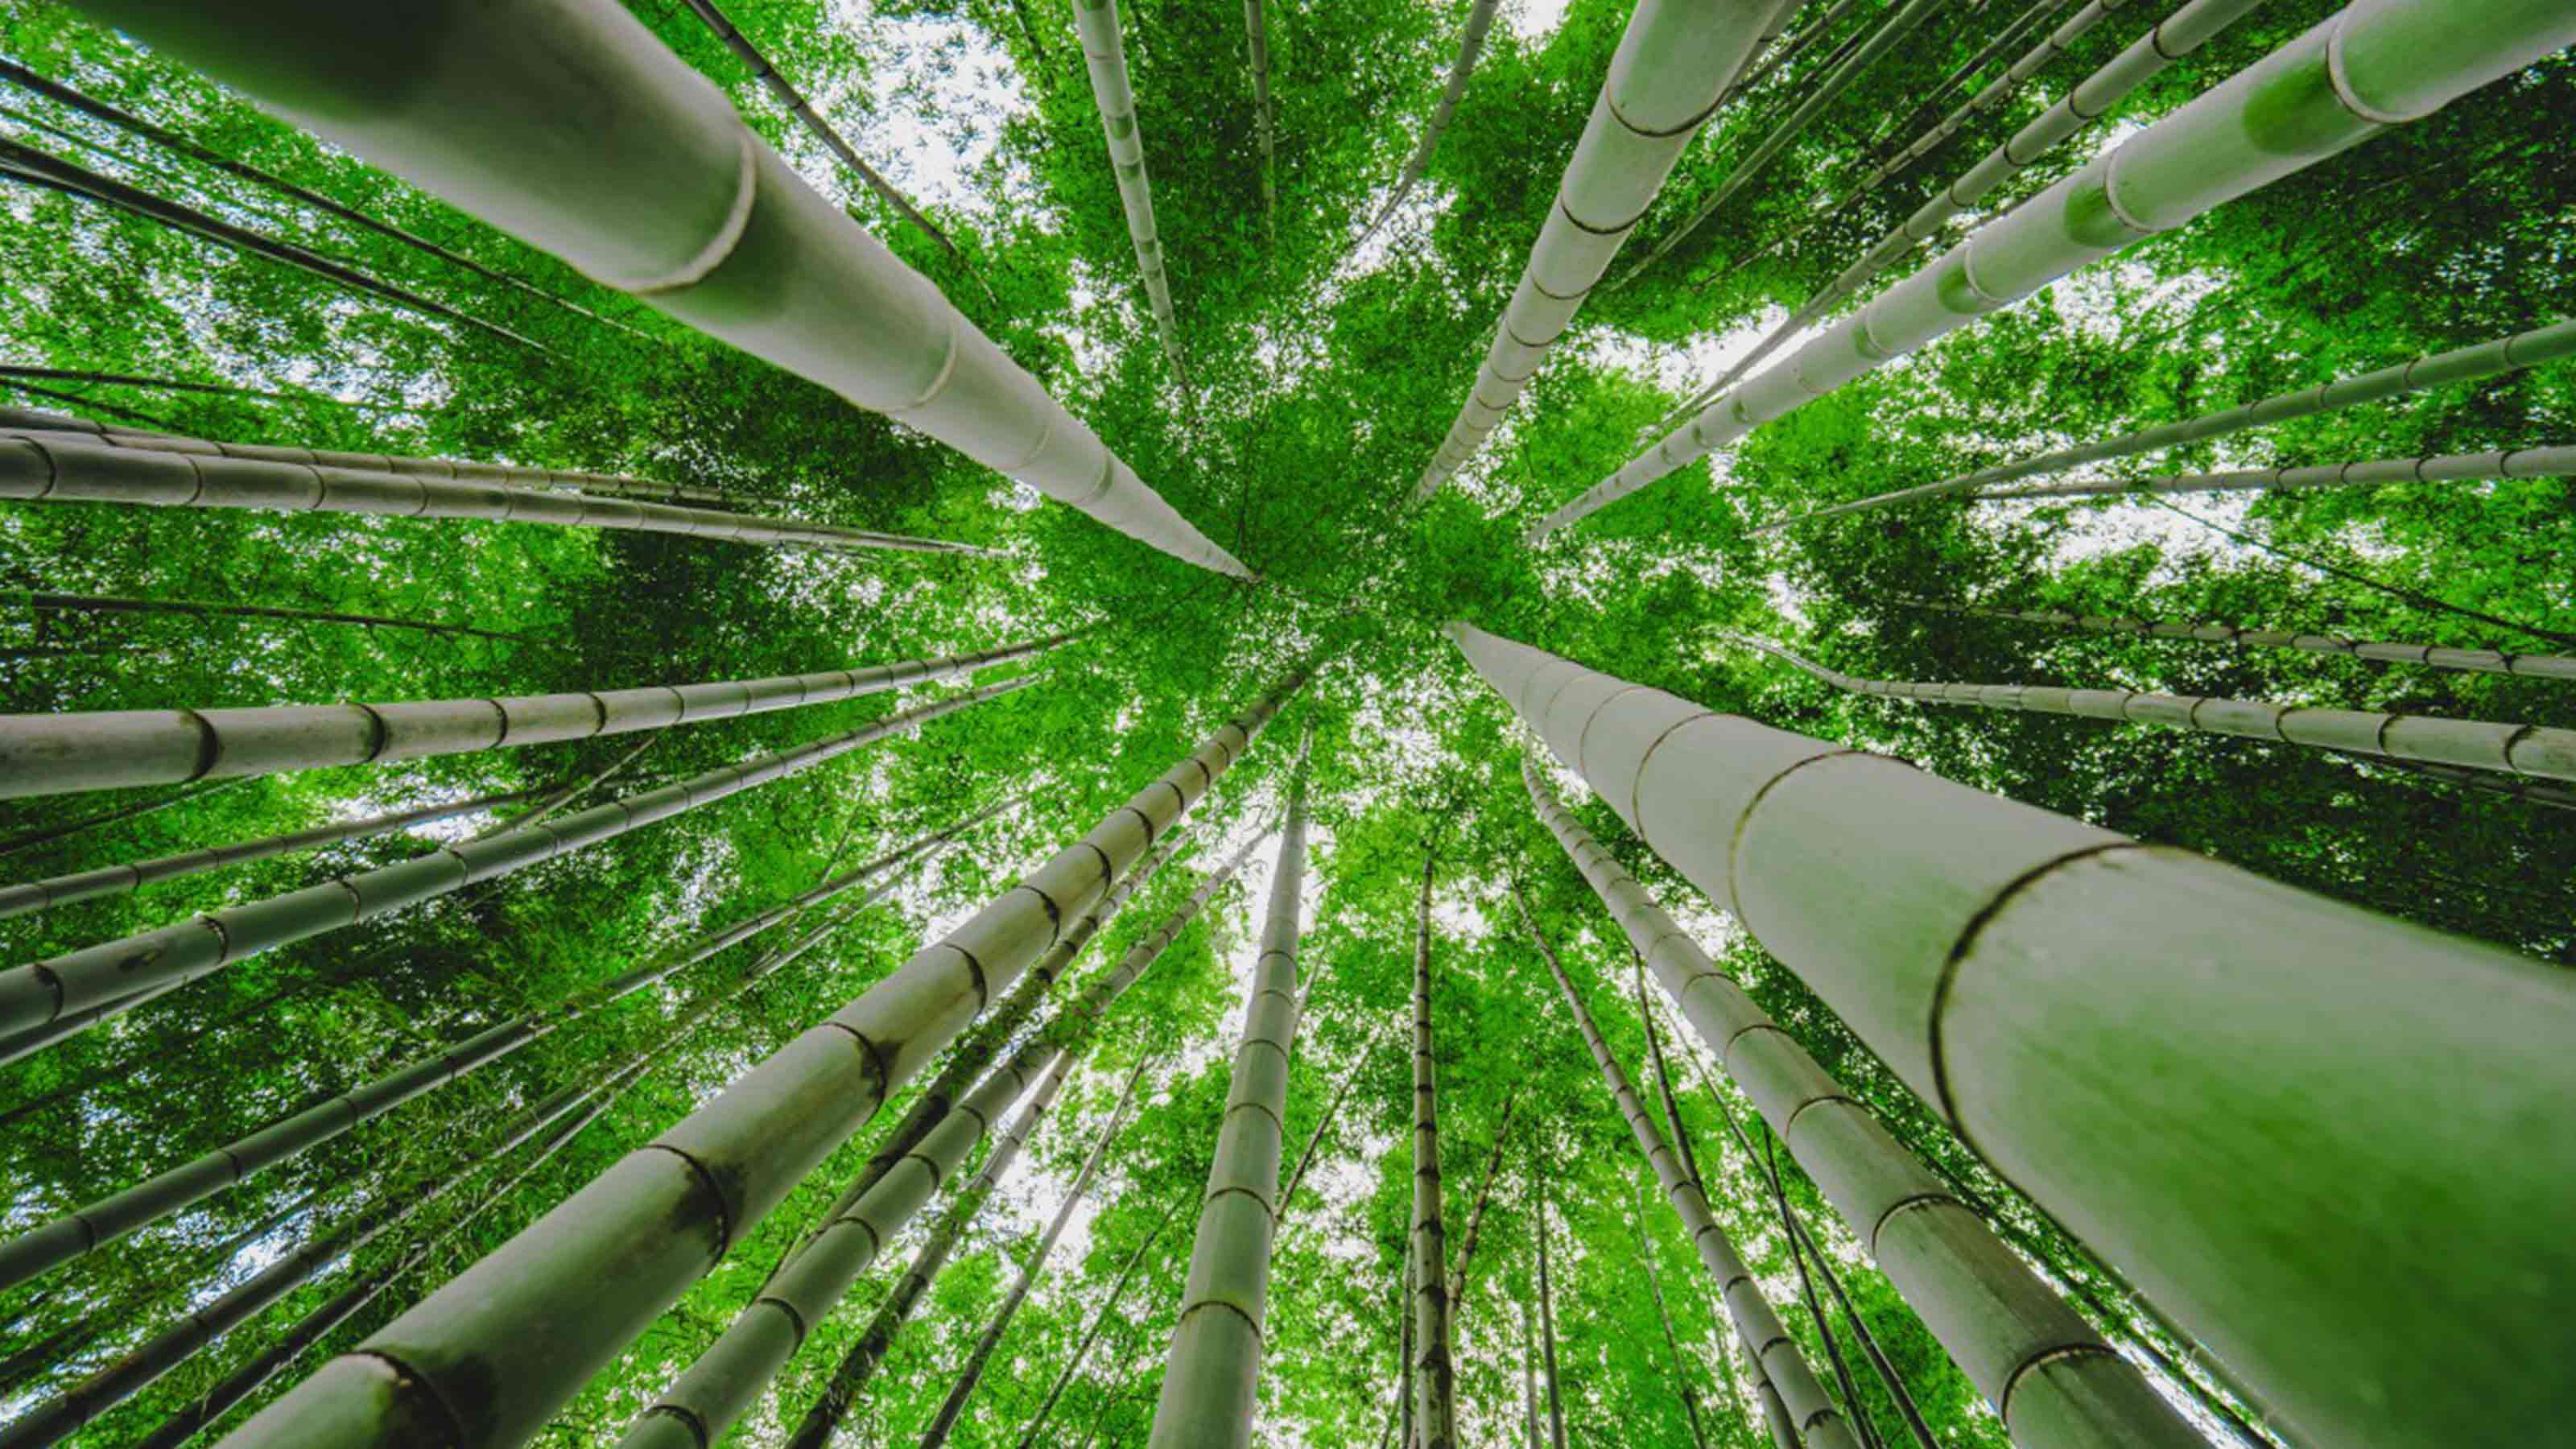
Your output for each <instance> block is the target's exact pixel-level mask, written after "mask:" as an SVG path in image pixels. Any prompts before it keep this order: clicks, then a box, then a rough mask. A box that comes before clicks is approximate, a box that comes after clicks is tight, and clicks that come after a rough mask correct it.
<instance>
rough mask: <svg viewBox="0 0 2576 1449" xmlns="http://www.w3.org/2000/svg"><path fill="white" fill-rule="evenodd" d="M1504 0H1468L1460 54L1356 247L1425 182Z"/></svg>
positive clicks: (1460, 40) (1461, 32) (1453, 61)
mask: <svg viewBox="0 0 2576 1449" xmlns="http://www.w3.org/2000/svg"><path fill="white" fill-rule="evenodd" d="M1246 3H1251V0H1246ZM1501 3H1502V0H1469V3H1468V6H1467V24H1466V26H1465V27H1464V28H1463V29H1461V30H1460V31H1459V32H1458V57H1457V59H1455V60H1452V61H1451V62H1449V80H1448V83H1447V84H1445V85H1443V86H1442V87H1441V88H1440V99H1439V100H1438V101H1437V102H1435V103H1434V104H1433V105H1432V107H1431V118H1430V119H1429V120H1427V121H1425V122H1423V123H1422V139H1421V140H1419V141H1416V142H1414V143H1413V154H1412V155H1410V156H1407V157H1405V158H1404V169H1403V170H1401V171H1399V172H1397V173H1396V176H1395V189H1394V190H1393V191H1392V192H1390V193H1388V195H1387V198H1386V205H1384V206H1382V207H1380V208H1378V213H1377V219H1376V220H1374V221H1372V222H1370V223H1369V224H1368V230H1366V231H1364V232H1361V233H1360V239H1359V241H1357V242H1353V243H1352V244H1351V245H1352V248H1353V249H1354V250H1356V249H1357V248H1358V247H1359V246H1360V245H1361V244H1362V243H1364V242H1366V241H1367V240H1368V239H1369V238H1370V237H1372V236H1375V235H1376V234H1377V229H1378V228H1379V227H1382V226H1384V225H1386V219H1387V218H1388V217H1391V216H1393V215H1395V212H1396V208H1397V207H1400V206H1402V205H1404V199H1405V198H1406V197H1408V196H1411V195H1412V194H1413V188H1414V187H1416V186H1419V185H1421V184H1422V176H1423V173H1424V172H1426V171H1428V170H1430V169H1431V153H1432V152H1434V151H1436V150H1438V149H1440V137H1441V134H1442V133H1443V132H1445V131H1447V130H1448V129H1449V118H1450V117H1452V116H1454V115H1456V114H1457V113H1458V102H1459V99H1460V98H1461V97H1463V96H1465V95H1466V94H1467V78H1468V77H1469V76H1471V75H1473V74H1474V73H1475V70H1476V60H1477V58H1478V57H1479V56H1481V55H1483V54H1484V53H1485V34H1486V32H1487V31H1490V30H1492V29H1493V27H1494V12H1495V11H1496V10H1497V9H1499V8H1500V7H1501Z"/></svg>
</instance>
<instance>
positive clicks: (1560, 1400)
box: [1530, 1160, 1565, 1449]
mask: <svg viewBox="0 0 2576 1449" xmlns="http://www.w3.org/2000/svg"><path fill="white" fill-rule="evenodd" d="M1530 1181H1531V1182H1532V1183H1534V1184H1536V1185H1537V1187H1538V1213H1537V1215H1536V1217H1535V1218H1534V1219H1533V1222H1534V1224H1535V1227H1534V1231H1535V1233H1536V1235H1537V1239H1538V1328H1539V1344H1540V1346H1541V1348H1542V1349H1543V1350H1544V1351H1545V1354H1546V1358H1545V1362H1546V1364H1547V1441H1548V1444H1549V1445H1550V1446H1551V1449H1565V1399H1564V1396H1563V1395H1562V1394H1560V1393H1558V1392H1557V1382H1556V1296H1555V1294H1554V1293H1553V1292H1552V1291H1550V1287H1549V1283H1548V1272H1547V1266H1548V1255H1547V1180H1546V1179H1545V1178H1543V1177H1541V1176H1540V1175H1539V1172H1538V1165H1537V1163H1536V1161H1535V1160H1533V1161H1532V1163H1531V1166H1530Z"/></svg>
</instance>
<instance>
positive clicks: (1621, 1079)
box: [1513, 886, 1860, 1449]
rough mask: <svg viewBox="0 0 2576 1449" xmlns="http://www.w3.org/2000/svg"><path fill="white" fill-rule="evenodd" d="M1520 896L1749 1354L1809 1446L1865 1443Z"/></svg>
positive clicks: (1847, 1448)
mask: <svg viewBox="0 0 2576 1449" xmlns="http://www.w3.org/2000/svg"><path fill="white" fill-rule="evenodd" d="M1513 898H1514V900H1515V901H1517V902H1518V903H1519V905H1520V910H1521V918H1522V921H1523V923H1524V924H1526V925H1527V926H1528V927H1529V934H1530V941H1531V944H1533V945H1535V946H1536V947H1537V948H1538V953H1539V957H1540V959H1542V960H1544V961H1545V962H1546V963H1547V969H1548V974H1549V975H1550V976H1552V977H1554V978H1555V980H1556V986H1557V990H1558V991H1559V992H1560V993H1562V994H1563V995H1564V997H1565V1004H1566V1006H1567V1008H1568V1009H1569V1010H1570V1011H1571V1012H1572V1013H1573V1014H1574V1024H1575V1025H1576V1026H1577V1027H1578V1028H1580V1029H1581V1030H1582V1032H1583V1040H1584V1043H1585V1044H1586V1045H1588V1046H1590V1047H1591V1048H1592V1060H1593V1062H1594V1064H1595V1065H1597V1066H1598V1067H1600V1069H1601V1080H1602V1082H1603V1083H1604V1084H1605V1085H1607V1086H1608V1087H1609V1088H1610V1095H1611V1097H1612V1098H1613V1099H1615V1100H1616V1102H1617V1103H1618V1108H1619V1115H1620V1116H1622V1117H1624V1118H1626V1119H1627V1122H1628V1132H1629V1135H1630V1136H1632V1137H1634V1138H1635V1139H1636V1141H1637V1150H1638V1151H1639V1152H1640V1153H1642V1154H1644V1156H1645V1158H1646V1162H1647V1164H1648V1165H1649V1166H1651V1167H1652V1168H1654V1170H1655V1180H1656V1181H1657V1182H1658V1183H1660V1184H1662V1186H1663V1190H1664V1197H1665V1199H1666V1200H1667V1201H1669V1202H1670V1203H1671V1204H1672V1208H1673V1214H1674V1216H1676V1217H1678V1218H1679V1219H1680V1220H1681V1224H1682V1231H1683V1232H1685V1233H1687V1234H1689V1236H1690V1239H1691V1246H1692V1247H1693V1248H1694V1249H1695V1250H1696V1251H1697V1252H1698V1254H1699V1260H1700V1266H1701V1267H1703V1268H1705V1269H1707V1270H1708V1276H1709V1280H1710V1281H1711V1282H1712V1283H1714V1284H1715V1285H1716V1287H1717V1293H1718V1297H1719V1298H1720V1299H1722V1300H1724V1302H1725V1304H1726V1313H1727V1318H1728V1319H1729V1321H1730V1322H1732V1323H1733V1324H1734V1327H1735V1336H1736V1338H1737V1340H1738V1341H1740V1342H1741V1343H1742V1344H1743V1345H1744V1351H1745V1354H1746V1356H1748V1357H1749V1358H1751V1359H1752V1360H1753V1361H1754V1362H1755V1363H1756V1364H1758V1365H1760V1366H1761V1368H1762V1371H1763V1372H1764V1373H1765V1374H1767V1375H1769V1377H1770V1380H1771V1382H1772V1384H1773V1385H1774V1386H1776V1387H1777V1388H1778V1390H1779V1393H1780V1397H1781V1399H1782V1400H1783V1401H1784V1402H1785V1403H1786V1404H1787V1405H1788V1408H1789V1412H1790V1414H1791V1416H1792V1417H1793V1418H1794V1420H1795V1422H1796V1423H1797V1426H1798V1434H1799V1439H1800V1442H1802V1443H1804V1444H1806V1445H1808V1446H1810V1449H1859V1444H1860V1441H1859V1440H1858V1439H1857V1438H1856V1437H1854V1435H1853V1433H1852V1429H1851V1426H1850V1423H1849V1422H1848V1421H1847V1420H1846V1419H1845V1418H1844V1416H1843V1413H1842V1411H1841V1410H1840V1409H1837V1408H1836V1407H1835V1406H1834V1401H1833V1400H1832V1399H1831V1398H1829V1397H1827V1396H1826V1394H1825V1389H1824V1385H1822V1384H1820V1383H1818V1382H1817V1381H1816V1376H1815V1373H1814V1371H1813V1370H1811V1369H1809V1368H1808V1367H1807V1360H1806V1358H1805V1357H1804V1356H1803V1355H1801V1354H1800V1353H1799V1352H1798V1345H1797V1341H1796V1340H1794V1339H1792V1338H1790V1337H1789V1333H1788V1330H1787V1329H1785V1328H1783V1327H1781V1325H1780V1318H1779V1315H1778V1314H1776V1313H1774V1312H1773V1311H1772V1308H1771V1304H1770V1302H1769V1301H1768V1300H1767V1299H1766V1298H1765V1297H1764V1295H1763V1292H1762V1288H1761V1285H1759V1284H1757V1283H1755V1282H1754V1281H1753V1273H1752V1270H1751V1269H1748V1268H1746V1267H1745V1266H1744V1260H1743V1259H1742V1258H1741V1257H1740V1256H1738V1255H1737V1253H1736V1251H1735V1244H1734V1243H1733V1242H1732V1241H1730V1240H1729V1239H1728V1237H1727V1235H1726V1230H1725V1229H1723V1228H1721V1227H1719V1226H1718V1225H1717V1222H1716V1220H1715V1219H1714V1218H1712V1217H1711V1216H1710V1215H1709V1210H1708V1199H1707V1197H1705V1196H1704V1195H1703V1194H1702V1193H1701V1192H1700V1189H1699V1185H1698V1184H1697V1183H1694V1182H1692V1181H1691V1180H1690V1177H1689V1175H1688V1174H1686V1173H1684V1172H1683V1171H1682V1166H1681V1160H1680V1159H1679V1158H1677V1157H1676V1156H1674V1155H1673V1149H1672V1147H1671V1146H1670V1145H1669V1144H1667V1143H1666V1142H1665V1141H1664V1139H1663V1134H1661V1133H1659V1132H1657V1131H1656V1130H1655V1124H1654V1122H1653V1121H1652V1120H1651V1119H1650V1118H1648V1117H1647V1115H1646V1108H1645V1106H1644V1104H1643V1103H1641V1102H1639V1101H1638V1100H1637V1093H1636V1089H1635V1088H1633V1087H1631V1086H1630V1085H1629V1083H1628V1073H1627V1071H1626V1070H1625V1069H1624V1068H1622V1067H1621V1066H1620V1065H1619V1059H1618V1058H1617V1057H1615V1056H1612V1055H1611V1054H1610V1044H1609V1043H1608V1042H1606V1041H1604V1040H1602V1039H1601V1029H1600V1028H1599V1027H1597V1026H1595V1025H1594V1024H1593V1022H1592V1013H1591V1011H1590V1010H1589V1009H1588V1008H1587V1007H1585V1006H1584V1004H1583V997H1582V995H1581V994H1580V993H1579V992H1577V991H1576V990H1575V989H1574V982H1573V980H1572V979H1571V978H1569V977H1568V976H1567V975H1566V974H1565V967H1564V965H1563V964H1562V963H1560V962H1559V961H1558V960H1557V958H1556V948H1555V947H1553V946H1551V945H1550V944H1549V943H1548V939H1547V937H1546V935H1545V934H1544V933H1542V932H1541V931H1540V929H1539V924H1538V918H1537V917H1536V916H1534V915H1531V914H1530V909H1529V902H1528V900H1527V899H1526V898H1524V897H1522V896H1521V895H1520V893H1519V890H1518V887H1517V886H1516V887H1515V888H1514V892H1513Z"/></svg>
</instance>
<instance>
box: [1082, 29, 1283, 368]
mask: <svg viewBox="0 0 2576 1449" xmlns="http://www.w3.org/2000/svg"><path fill="white" fill-rule="evenodd" d="M1245 3H1246V4H1247V5H1249V4H1251V3H1253V0H1245ZM1073 27H1074V30H1075V32H1076V33H1077V34H1078V35H1079V36H1080V37H1081V40H1082V64H1083V68H1084V70H1085V71H1087V72H1088V73H1089V74H1090V77H1091V100H1092V104H1093V105H1094V106H1096V107H1097V108H1098V109H1099V111H1100V129H1101V131H1102V133H1103V134H1104V135H1106V136H1107V137H1108V140H1109V166H1110V169H1111V170H1112V171H1114V172H1116V173H1117V176H1118V202H1119V205H1120V206H1121V207H1122V208H1124V209H1125V211H1126V213H1127V238H1128V240H1129V241H1131V242H1133V243H1135V246H1136V270H1137V272H1138V273H1139V274H1140V275H1141V276H1142V277H1143V278H1144V281H1145V300H1146V301H1147V303H1148V304H1149V305H1150V306H1151V307H1152V309H1153V313H1154V333H1155V335H1156V336H1158V337H1160V338H1161V339H1162V343H1163V356H1164V357H1165V358H1166V359H1167V360H1169V361H1170V363H1171V365H1172V380H1173V381H1174V382H1176V383H1178V384H1180V385H1181V386H1182V387H1184V388H1186V387H1188V386H1189V385H1190V379H1189V373H1188V371H1187V370H1186V369H1185V368H1183V367H1182V365H1181V334H1180V322H1179V319H1178V318H1177V317H1176V316H1175V315H1174V314H1173V312H1172V288H1171V282H1170V279H1169V278H1168V277H1167V276H1165V275H1164V271H1163V233H1162V229H1161V228H1160V227H1159V226H1157V225H1156V224H1155V221H1154V182H1153V179H1152V178H1151V177H1149V176H1147V175H1146V174H1145V138H1144V135H1143V133H1142V132H1140V131H1139V130H1138V129H1137V124H1136V91H1135V88H1134V87H1133V86H1131V85H1129V84H1128V82H1127V46H1126V41H1125V39H1124V38H1123V36H1122V35H1121V33H1120V30H1119V25H1118V0H1074V6H1073ZM1265 109H1266V108H1265Z"/></svg>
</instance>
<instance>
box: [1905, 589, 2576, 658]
mask: <svg viewBox="0 0 2576 1449" xmlns="http://www.w3.org/2000/svg"><path fill="white" fill-rule="evenodd" d="M1889 602H1890V603H1894V604H1900V605H1903V606H1904V607H1906V608H1909V609H1924V610H1928V611H1931V612H1934V613H1941V614H1954V615H1957V616H1959V617H1961V618H1967V619H2004V620H2015V621H2018V622H2021V623H2026V624H2052V625H2055V626H2056V627H2058V628H2061V629H2080V630H2082V631H2084V632H2085V633H2087V634H2113V635H2121V636H2126V637H2130V638H2138V639H2189V640H2192V641H2195V642H2197V643H2202V644H2232V645H2234V646H2236V647H2237V648H2240V649H2298V650H2303V651H2305V652H2307V653H2310V654H2337V655H2342V656H2344V657H2346V658H2351V659H2368V660H2371V661H2372V662H2374V663H2379V664H2422V665H2427V666H2429V667H2431V668H2434V669H2463V670H2470V671H2474V672H2476V673H2480V674H2513V675H2521V676H2525V677H2528V678H2535V679H2576V658H2571V657H2569V656H2567V655H2563V654H2512V653H2507V652H2505V651H2504V650H2501V649H2453V648H2448V647H2445V646H2443V645H2439V644H2391V643H2385V642H2373V641H2369V640H2362V639H2352V638H2348V637H2346V636H2344V635H2341V634H2293V633H2290V632H2288V631H2286V630H2280V629H2240V628H2237V627H2236V626H2234V625H2232V624H2168V623H2165V622H2163V621H2161V620H2155V619H2137V618H2122V617H2119V616H2116V615H2104V614H2075V613H2069V612H2068V611H2066V610H2064V609H1992V608H1980V607H1975V606H1972V605H1967V604H1944V603H1940V602H1938V601H1936V600H1932V599H1918V598H1913V597H1911V596H1908V595H1903V594H1896V595H1890V596H1889Z"/></svg>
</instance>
